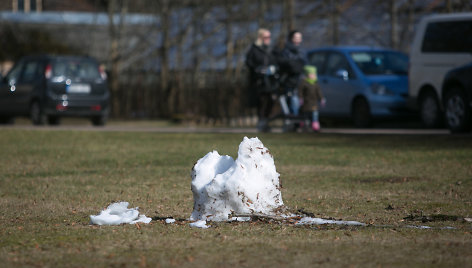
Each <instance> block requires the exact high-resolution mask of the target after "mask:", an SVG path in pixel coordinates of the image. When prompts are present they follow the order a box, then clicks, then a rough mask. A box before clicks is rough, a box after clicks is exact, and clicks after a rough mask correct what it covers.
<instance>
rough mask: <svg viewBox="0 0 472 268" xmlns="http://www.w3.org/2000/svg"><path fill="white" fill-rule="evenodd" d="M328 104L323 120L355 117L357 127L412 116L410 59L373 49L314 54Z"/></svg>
mask: <svg viewBox="0 0 472 268" xmlns="http://www.w3.org/2000/svg"><path fill="white" fill-rule="evenodd" d="M307 57H308V62H309V63H310V64H311V65H314V66H316V68H317V71H318V81H319V84H320V87H321V90H322V91H323V94H324V95H325V97H326V100H327V103H326V105H325V106H324V107H322V108H321V109H320V116H322V117H352V119H353V121H354V124H355V125H356V126H357V127H367V126H369V125H370V124H371V123H372V120H373V119H375V118H385V117H396V116H403V115H408V114H409V113H408V110H407V98H408V56H407V55H406V54H404V53H401V52H398V51H393V50H387V49H380V48H372V47H326V48H320V49H314V50H310V51H309V52H308V53H307Z"/></svg>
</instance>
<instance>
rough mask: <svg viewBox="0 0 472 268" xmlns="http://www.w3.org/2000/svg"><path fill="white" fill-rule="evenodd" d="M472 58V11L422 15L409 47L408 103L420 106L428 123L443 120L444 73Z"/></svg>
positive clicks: (425, 122)
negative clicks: (423, 16)
mask: <svg viewBox="0 0 472 268" xmlns="http://www.w3.org/2000/svg"><path fill="white" fill-rule="evenodd" d="M468 62H472V13H456V14H442V15H432V16H427V17H425V18H423V19H422V20H421V21H420V23H419V25H418V27H417V30H416V33H415V37H414V39H413V44H412V46H411V50H410V69H409V77H410V86H409V89H410V101H409V103H410V106H412V107H415V108H417V109H418V110H419V112H420V115H421V118H422V121H423V123H424V125H425V126H427V127H438V126H440V125H442V124H443V122H444V111H445V110H444V105H443V104H444V103H445V101H444V97H445V96H446V95H448V93H447V92H443V89H444V88H443V87H442V85H443V84H444V79H445V76H446V73H447V72H448V71H450V70H451V69H453V68H456V67H459V66H462V65H464V64H466V63H468Z"/></svg>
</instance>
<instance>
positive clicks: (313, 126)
mask: <svg viewBox="0 0 472 268" xmlns="http://www.w3.org/2000/svg"><path fill="white" fill-rule="evenodd" d="M311 129H313V131H320V122H318V121H315V122H312V123H311Z"/></svg>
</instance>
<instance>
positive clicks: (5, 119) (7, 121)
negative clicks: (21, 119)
mask: <svg viewBox="0 0 472 268" xmlns="http://www.w3.org/2000/svg"><path fill="white" fill-rule="evenodd" d="M14 123H15V118H13V117H11V116H0V124H2V125H13V124H14Z"/></svg>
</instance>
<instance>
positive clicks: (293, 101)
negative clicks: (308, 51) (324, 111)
mask: <svg viewBox="0 0 472 268" xmlns="http://www.w3.org/2000/svg"><path fill="white" fill-rule="evenodd" d="M301 42H302V34H301V33H300V32H299V31H291V32H290V34H289V35H288V40H287V43H286V44H285V47H284V49H283V50H282V51H281V52H280V53H279V54H278V57H277V61H278V64H279V66H280V72H281V83H282V88H283V89H284V90H285V92H284V93H285V95H286V96H287V97H288V100H287V102H288V103H287V104H288V106H289V109H290V110H289V111H284V113H286V114H287V113H288V112H289V113H291V114H293V115H298V110H299V107H300V104H299V99H298V92H297V87H298V84H299V81H300V76H301V75H302V74H303V66H305V64H306V59H305V53H303V51H301V49H300V44H301ZM284 101H285V100H284Z"/></svg>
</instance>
